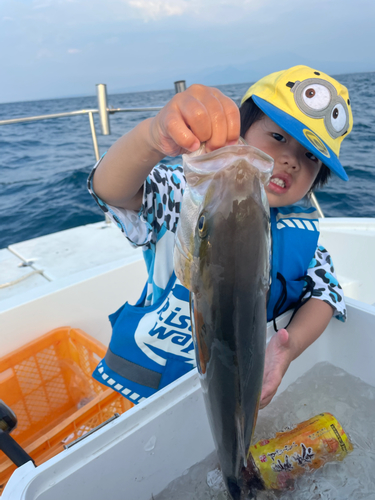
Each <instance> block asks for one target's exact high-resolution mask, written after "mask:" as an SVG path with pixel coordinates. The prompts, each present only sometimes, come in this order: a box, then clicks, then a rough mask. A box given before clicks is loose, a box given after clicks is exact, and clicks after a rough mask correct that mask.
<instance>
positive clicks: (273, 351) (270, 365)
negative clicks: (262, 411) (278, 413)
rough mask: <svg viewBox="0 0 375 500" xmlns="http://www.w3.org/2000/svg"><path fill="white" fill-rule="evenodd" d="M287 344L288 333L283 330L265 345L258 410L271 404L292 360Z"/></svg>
mask: <svg viewBox="0 0 375 500" xmlns="http://www.w3.org/2000/svg"><path fill="white" fill-rule="evenodd" d="M289 344H290V342H289V333H288V332H287V331H286V330H285V329H284V328H283V329H282V330H279V331H278V332H277V333H276V334H275V335H274V336H273V337H272V338H271V340H270V341H269V343H268V345H267V349H266V358H265V365H264V375H263V387H262V395H261V398H260V408H264V407H265V406H267V405H268V404H269V403H270V402H271V400H272V398H273V397H274V395H275V394H276V391H277V389H278V387H279V385H280V383H281V380H282V378H283V376H284V374H285V372H286V371H287V369H288V367H289V365H290V363H291V361H292V359H293V356H292V355H291V349H290V345H289Z"/></svg>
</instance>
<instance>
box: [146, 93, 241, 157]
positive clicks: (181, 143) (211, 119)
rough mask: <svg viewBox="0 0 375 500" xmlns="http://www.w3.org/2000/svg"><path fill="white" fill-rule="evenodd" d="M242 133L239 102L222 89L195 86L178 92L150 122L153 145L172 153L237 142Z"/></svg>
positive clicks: (218, 146)
mask: <svg viewBox="0 0 375 500" xmlns="http://www.w3.org/2000/svg"><path fill="white" fill-rule="evenodd" d="M239 136H240V113H239V109H238V107H237V105H236V104H235V103H234V102H233V101H232V99H230V98H229V97H226V96H225V95H224V94H222V93H221V92H220V91H219V90H218V89H215V88H211V87H205V86H204V85H192V86H191V87H189V88H188V89H187V90H185V91H184V92H181V93H179V94H176V95H175V96H174V97H173V98H172V99H171V101H169V103H168V104H166V105H165V106H164V108H163V109H162V110H161V111H160V112H159V113H158V114H157V115H156V116H155V118H153V119H152V121H151V122H150V139H151V144H152V146H153V148H154V149H155V150H157V151H159V152H160V153H162V154H164V155H168V156H177V155H179V154H182V153H185V152H186V151H196V150H197V149H198V148H199V146H200V144H201V143H202V142H206V149H207V151H213V150H214V149H218V148H221V147H223V146H225V145H227V144H236V143H237V141H238V138H239Z"/></svg>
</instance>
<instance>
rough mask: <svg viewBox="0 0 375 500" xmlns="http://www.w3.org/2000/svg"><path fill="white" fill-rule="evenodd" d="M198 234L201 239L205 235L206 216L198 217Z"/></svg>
mask: <svg viewBox="0 0 375 500" xmlns="http://www.w3.org/2000/svg"><path fill="white" fill-rule="evenodd" d="M198 232H199V236H200V237H201V238H203V237H204V236H205V235H206V232H207V223H206V216H205V215H204V214H203V215H201V216H200V217H199V220H198Z"/></svg>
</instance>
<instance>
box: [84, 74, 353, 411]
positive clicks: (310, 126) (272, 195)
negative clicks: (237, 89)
mask: <svg viewBox="0 0 375 500" xmlns="http://www.w3.org/2000/svg"><path fill="white" fill-rule="evenodd" d="M351 128H352V114H351V109H350V101H349V95H348V92H347V89H346V88H345V87H343V86H342V85H340V84H339V83H338V82H337V81H335V80H334V79H332V78H330V77H329V76H327V75H325V74H323V73H321V72H318V71H315V70H313V69H311V68H308V67H305V66H296V67H294V68H291V69H289V70H286V71H281V72H278V73H273V74H271V75H269V76H267V77H265V78H263V79H261V80H260V81H259V82H257V83H256V84H255V85H253V86H252V87H250V88H249V90H248V91H247V93H246V94H245V96H244V98H243V100H242V105H241V109H240V111H239V110H238V108H237V106H236V104H235V103H234V102H233V101H232V100H231V99H229V98H228V97H226V96H224V95H223V94H222V93H221V92H220V91H219V90H217V89H214V88H208V87H204V86H201V85H193V86H192V87H190V88H189V89H188V90H186V91H185V92H183V93H181V94H177V95H175V96H174V97H173V99H172V100H171V101H170V102H169V103H168V104H167V105H166V106H164V108H163V109H162V110H161V111H160V112H159V113H158V115H157V116H156V117H154V118H150V119H148V120H145V121H144V122H142V123H140V124H139V125H138V126H137V127H135V128H134V129H133V130H132V131H131V132H129V133H128V134H126V135H125V136H123V137H122V138H120V139H119V140H118V141H117V142H116V143H115V144H114V145H113V146H112V147H111V148H110V150H109V151H108V153H107V154H106V155H105V156H104V157H103V158H102V160H101V161H100V162H99V163H98V164H97V165H96V167H95V168H94V171H93V172H92V174H91V175H90V178H89V189H90V191H91V193H92V194H93V196H94V198H95V199H96V201H97V202H98V204H99V206H100V207H101V208H102V209H103V210H104V211H106V212H108V213H109V214H110V215H111V216H112V218H113V219H114V220H115V221H116V223H117V224H118V225H119V226H120V228H121V229H122V231H123V232H124V233H125V235H126V237H127V238H128V239H129V240H130V241H131V242H132V243H133V244H134V245H141V246H143V248H144V250H145V252H144V256H145V261H146V265H147V269H148V273H149V279H148V283H147V285H146V288H145V290H144V294H143V295H142V297H141V299H140V301H139V303H138V304H137V305H136V306H129V304H125V305H124V306H123V307H122V308H121V309H120V310H119V311H117V313H115V314H114V315H112V316H111V318H110V319H111V322H112V325H113V336H112V340H111V344H110V346H109V349H108V353H107V355H106V358H105V359H104V360H103V361H102V362H101V363H100V364H99V365H98V368H97V370H96V371H95V372H94V376H95V377H96V378H98V380H100V381H101V382H102V383H106V384H107V385H109V386H111V387H113V388H114V389H116V390H118V391H119V392H121V393H122V394H123V395H124V396H126V397H128V398H130V399H131V400H132V401H134V402H136V403H138V402H140V401H142V400H143V399H144V398H145V397H147V396H149V395H150V394H153V393H154V392H155V391H156V390H158V389H160V388H161V387H164V386H165V385H167V383H169V382H170V381H172V380H174V379H175V378H177V377H178V376H180V375H182V374H183V373H186V372H187V371H189V370H190V369H191V368H192V366H194V360H193V357H194V351H193V348H192V341H191V327H190V322H189V321H190V320H189V307H188V299H187V297H188V294H187V291H186V289H183V287H182V286H181V285H178V283H177V284H176V278H175V276H174V271H173V244H174V234H175V231H176V227H177V224H178V219H179V212H180V203H181V201H182V195H183V190H184V187H185V182H186V181H185V178H184V175H183V171H182V168H181V167H180V166H177V167H171V166H166V165H158V166H157V167H155V168H154V166H155V165H157V164H158V163H159V162H160V161H161V160H162V159H163V158H164V157H165V156H177V155H179V154H181V153H185V152H191V151H195V150H197V149H198V148H199V146H200V144H201V143H202V142H205V143H206V149H207V150H208V151H211V150H215V149H217V148H220V147H223V146H225V145H228V144H236V143H237V141H238V139H239V136H240V134H241V135H242V137H244V138H245V140H246V141H247V142H248V143H249V144H251V145H253V146H255V147H257V148H258V149H261V150H262V151H264V152H265V153H267V154H268V155H269V156H271V157H272V158H273V159H274V162H275V166H274V171H273V175H272V177H271V180H270V183H269V184H268V186H267V187H266V193H267V197H268V201H269V204H270V207H271V229H272V254H273V255H272V266H271V268H272V269H271V278H272V283H271V290H270V298H269V301H268V310H267V316H268V320H272V319H273V320H274V324H275V326H276V323H275V319H276V317H277V316H278V315H279V314H281V313H282V312H284V311H286V310H288V309H290V308H293V307H294V308H295V314H294V316H293V318H292V320H291V322H290V324H289V325H288V326H287V329H280V330H279V331H278V332H277V334H276V335H274V336H273V338H272V339H271V340H270V342H269V344H268V346H267V351H266V360H265V372H264V378H263V390H262V397H261V407H264V406H266V405H267V404H268V403H269V402H270V401H271V399H272V398H273V396H274V394H275V393H276V391H277V388H278V386H279V385H280V382H281V380H282V377H283V376H284V374H285V372H286V370H287V369H288V367H289V364H290V363H291V361H292V360H293V359H295V358H296V357H298V356H299V355H300V354H301V353H302V352H303V351H304V350H305V349H306V348H307V347H308V346H309V345H310V344H312V343H313V342H314V341H315V340H316V339H317V338H318V337H319V336H320V335H321V333H322V332H323V331H324V330H325V328H326V326H327V324H328V323H329V321H330V319H331V317H332V315H333V314H335V316H337V317H339V318H340V319H342V320H345V316H346V311H345V304H344V300H343V294H342V290H341V287H340V285H339V284H338V282H337V280H336V278H335V273H334V268H333V264H332V261H331V258H330V255H329V253H328V252H327V251H326V250H325V249H324V248H323V247H318V236H319V230H318V219H317V214H316V212H315V210H314V209H313V207H311V206H309V205H306V202H305V201H303V202H301V200H303V199H305V197H306V195H308V194H309V192H310V191H312V189H313V188H315V187H316V186H321V185H324V184H325V182H327V180H328V177H329V175H330V173H331V172H334V173H335V174H336V175H338V176H339V177H340V178H341V179H343V180H347V175H346V173H345V171H344V169H343V167H342V166H341V164H340V162H339V160H338V155H339V149H340V145H341V141H342V140H343V138H344V137H346V135H348V133H349V132H350V131H351ZM91 183H92V184H91ZM298 202H299V204H298V205H296V204H297V203H298ZM310 297H312V298H311V299H310V300H307V299H309V298H310ZM159 341H160V342H159ZM158 342H159V343H158ZM163 342H164V344H163ZM163 346H164V347H163Z"/></svg>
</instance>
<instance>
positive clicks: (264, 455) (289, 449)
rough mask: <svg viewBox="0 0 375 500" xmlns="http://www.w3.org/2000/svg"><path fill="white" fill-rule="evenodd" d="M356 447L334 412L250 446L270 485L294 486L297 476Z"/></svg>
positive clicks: (260, 470)
mask: <svg viewBox="0 0 375 500" xmlns="http://www.w3.org/2000/svg"><path fill="white" fill-rule="evenodd" d="M352 450H353V445H352V443H351V442H350V440H349V438H348V436H347V435H346V433H345V431H344V429H343V428H342V426H341V425H340V424H339V422H338V421H337V420H336V418H335V417H334V416H333V415H331V414H330V413H321V414H320V415H316V416H315V417H313V418H310V420H306V421H305V422H301V423H300V424H298V425H296V426H295V427H294V428H293V429H291V430H287V431H285V432H278V433H277V434H276V436H275V437H274V438H273V439H263V440H261V441H259V442H258V443H256V444H254V445H253V446H250V453H251V455H252V456H253V459H254V461H255V464H256V466H257V467H258V469H259V472H260V475H261V478H262V480H263V483H264V485H265V487H266V488H267V489H270V488H272V489H278V490H281V489H288V488H292V487H293V484H294V481H295V479H296V478H297V477H298V476H301V475H302V474H304V473H305V472H307V471H312V470H315V469H319V467H321V466H322V465H324V464H325V463H326V462H330V461H334V460H342V459H343V458H344V457H345V456H346V455H347V454H348V453H350V452H351V451H352Z"/></svg>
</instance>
